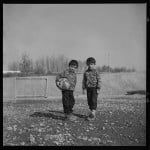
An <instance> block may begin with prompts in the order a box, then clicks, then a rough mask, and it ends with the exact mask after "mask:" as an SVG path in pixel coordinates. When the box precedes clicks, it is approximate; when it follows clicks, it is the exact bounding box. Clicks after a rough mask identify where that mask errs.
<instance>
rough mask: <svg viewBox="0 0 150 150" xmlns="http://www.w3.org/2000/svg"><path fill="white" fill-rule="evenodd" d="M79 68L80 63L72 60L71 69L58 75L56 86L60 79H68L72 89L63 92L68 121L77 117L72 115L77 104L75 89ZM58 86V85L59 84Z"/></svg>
mask: <svg viewBox="0 0 150 150" xmlns="http://www.w3.org/2000/svg"><path fill="white" fill-rule="evenodd" d="M77 68H78V62H77V61H76V60H71V61H70V62H69V68H68V69H66V70H64V71H63V72H62V73H60V74H58V75H57V77H56V84H57V82H58V80H59V79H60V78H67V79H68V81H69V83H70V87H69V89H68V90H62V103H63V109H64V114H65V117H66V119H70V120H75V119H76V117H75V116H74V115H73V114H72V112H73V106H74V104H75V99H74V95H73V92H74V89H75V86H76V82H77V76H76V69H77ZM57 85H58V84H57Z"/></svg>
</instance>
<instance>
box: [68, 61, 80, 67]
mask: <svg viewBox="0 0 150 150" xmlns="http://www.w3.org/2000/svg"><path fill="white" fill-rule="evenodd" d="M70 65H73V66H77V68H78V61H76V60H71V61H70V62H69V66H70Z"/></svg>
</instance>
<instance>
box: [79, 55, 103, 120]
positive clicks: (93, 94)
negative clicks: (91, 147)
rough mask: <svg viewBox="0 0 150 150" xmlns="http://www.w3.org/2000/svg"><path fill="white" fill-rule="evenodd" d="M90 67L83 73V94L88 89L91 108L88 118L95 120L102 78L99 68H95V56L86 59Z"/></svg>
mask: <svg viewBox="0 0 150 150" xmlns="http://www.w3.org/2000/svg"><path fill="white" fill-rule="evenodd" d="M86 64H87V66H88V69H87V70H86V71H85V72H84V74H83V80H82V89H83V94H85V90H86V91H87V101H88V106H89V109H90V110H91V113H90V115H89V116H88V118H87V119H88V120H89V121H90V120H94V119H95V117H96V109H97V97H98V94H99V92H100V89H101V78H100V75H99V73H98V72H97V70H96V69H95V65H96V60H95V59H94V58H93V57H89V58H88V59H87V60H86Z"/></svg>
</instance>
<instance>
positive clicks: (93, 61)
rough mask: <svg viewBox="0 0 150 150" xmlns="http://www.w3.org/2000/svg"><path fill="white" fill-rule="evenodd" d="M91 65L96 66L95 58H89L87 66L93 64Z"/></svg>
mask: <svg viewBox="0 0 150 150" xmlns="http://www.w3.org/2000/svg"><path fill="white" fill-rule="evenodd" d="M91 63H93V64H96V60H95V58H93V57H89V58H88V59H87V60H86V64H87V65H89V64H91Z"/></svg>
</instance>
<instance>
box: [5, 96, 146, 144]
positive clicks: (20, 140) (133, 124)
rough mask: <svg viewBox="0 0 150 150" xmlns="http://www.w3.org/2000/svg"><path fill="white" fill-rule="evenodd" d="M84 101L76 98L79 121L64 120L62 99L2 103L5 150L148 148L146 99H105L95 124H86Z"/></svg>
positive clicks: (137, 97)
mask: <svg viewBox="0 0 150 150" xmlns="http://www.w3.org/2000/svg"><path fill="white" fill-rule="evenodd" d="M88 113H89V109H88V106H87V102H86V100H85V99H84V98H76V104H75V106H74V115H75V116H77V120H76V121H69V120H65V119H64V114H63V109H62V103H61V99H60V98H59V99H50V100H36V101H35V100H22V101H16V102H12V101H10V102H9V101H8V102H4V103H3V145H4V146H8V145H9V146H15V145H17V146H70V145H71V146H146V99H145V97H144V96H141V95H131V96H125V95H124V96H120V97H119V96H117V97H115V96H113V97H103V98H101V100H98V108H97V114H96V116H97V117H96V120H94V121H87V120H86V118H87V115H88Z"/></svg>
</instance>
